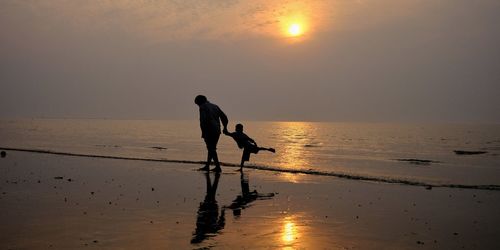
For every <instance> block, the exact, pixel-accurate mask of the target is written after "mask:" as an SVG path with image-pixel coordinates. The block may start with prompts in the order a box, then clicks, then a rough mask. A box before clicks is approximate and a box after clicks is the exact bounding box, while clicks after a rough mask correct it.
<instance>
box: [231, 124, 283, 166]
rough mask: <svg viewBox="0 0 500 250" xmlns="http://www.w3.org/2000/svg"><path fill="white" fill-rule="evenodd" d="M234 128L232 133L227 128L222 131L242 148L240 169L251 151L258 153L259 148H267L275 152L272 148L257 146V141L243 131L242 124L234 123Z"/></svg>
mask: <svg viewBox="0 0 500 250" xmlns="http://www.w3.org/2000/svg"><path fill="white" fill-rule="evenodd" d="M235 130H236V131H235V132H232V133H230V132H229V131H227V130H224V131H223V132H224V134H225V135H227V136H231V137H232V138H233V139H234V140H235V141H236V143H237V144H238V147H239V148H242V149H243V155H242V156H241V164H240V170H242V169H243V165H244V164H245V161H249V160H250V154H251V153H253V154H257V153H259V151H260V150H267V151H270V152H273V153H274V152H276V150H274V148H262V147H259V146H257V143H256V142H255V141H254V140H253V139H252V138H250V137H248V135H246V134H245V133H243V125H241V124H236V127H235Z"/></svg>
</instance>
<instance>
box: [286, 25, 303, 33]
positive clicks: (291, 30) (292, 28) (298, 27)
mask: <svg viewBox="0 0 500 250" xmlns="http://www.w3.org/2000/svg"><path fill="white" fill-rule="evenodd" d="M302 33H304V31H303V29H302V26H301V25H300V24H299V23H292V24H290V26H288V34H289V35H290V36H300V35H302Z"/></svg>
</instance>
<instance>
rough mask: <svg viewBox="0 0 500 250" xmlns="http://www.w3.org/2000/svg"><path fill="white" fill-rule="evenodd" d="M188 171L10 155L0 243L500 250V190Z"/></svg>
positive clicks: (4, 172) (2, 165)
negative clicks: (431, 187)
mask: <svg viewBox="0 0 500 250" xmlns="http://www.w3.org/2000/svg"><path fill="white" fill-rule="evenodd" d="M196 167H198V166H196V165H190V164H178V163H157V162H140V161H126V160H115V159H92V158H82V157H71V156H57V155H46V154H35V153H26V152H12V151H8V152H7V157H5V158H1V159H0V221H1V223H0V248H1V249H46V248H54V249H76V248H99V249H101V248H105V249H124V248H128V249H198V248H205V247H215V248H228V249H232V248H238V249H239V248H250V249H252V248H290V249H413V248H415V249H421V248H425V249H462V248H466V249H500V242H499V241H498V240H497V239H498V238H500V229H498V225H500V216H499V213H498V211H500V192H499V191H487V190H465V189H453V188H433V189H431V190H428V189H426V188H424V187H415V186H405V185H397V184H381V183H372V182H362V181H355V180H343V179H339V178H335V177H328V176H311V175H303V174H290V173H279V172H271V171H261V170H247V171H245V174H244V175H243V176H241V175H240V173H238V172H234V170H235V169H234V168H229V167H225V168H224V172H223V173H222V174H221V175H220V176H217V175H216V174H214V173H211V174H210V175H206V174H204V173H201V172H198V171H193V169H195V168H196ZM208 183H210V184H208ZM247 185H248V186H247ZM254 190H256V191H257V192H253V191H254Z"/></svg>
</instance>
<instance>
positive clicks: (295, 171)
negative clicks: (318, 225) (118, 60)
mask: <svg viewBox="0 0 500 250" xmlns="http://www.w3.org/2000/svg"><path fill="white" fill-rule="evenodd" d="M0 150H11V151H20V152H30V153H39V154H52V155H64V156H76V157H89V158H104V159H116V160H131V161H152V162H170V163H183V164H205V162H204V161H189V160H169V159H150V158H137V157H125V156H109V155H91V154H77V153H67V152H57V151H50V150H41V149H23V148H6V147H0ZM221 165H222V166H227V167H239V165H238V164H234V163H226V162H221ZM245 168H251V169H258V170H264V171H273V172H282V173H292V174H308V175H318V176H333V177H337V178H342V179H349V180H360V181H373V182H381V183H391V184H401V185H410V186H421V187H427V188H430V187H442V188H460V189H477V190H495V191H500V185H464V184H429V183H425V182H419V181H411V180H403V179H393V178H388V179H384V178H380V177H371V176H360V175H352V174H342V173H335V172H322V171H318V170H301V169H282V168H276V167H266V166H255V165H249V166H245Z"/></svg>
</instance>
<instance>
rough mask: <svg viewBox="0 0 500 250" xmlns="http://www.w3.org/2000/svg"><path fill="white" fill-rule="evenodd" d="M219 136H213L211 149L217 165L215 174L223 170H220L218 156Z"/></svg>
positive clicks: (211, 154)
mask: <svg viewBox="0 0 500 250" xmlns="http://www.w3.org/2000/svg"><path fill="white" fill-rule="evenodd" d="M219 136H220V134H215V135H213V136H212V138H211V144H210V149H209V151H210V156H211V158H212V160H213V161H214V164H215V169H214V171H215V172H221V171H222V169H221V168H220V163H219V157H218V156H217V143H218V142H219Z"/></svg>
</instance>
